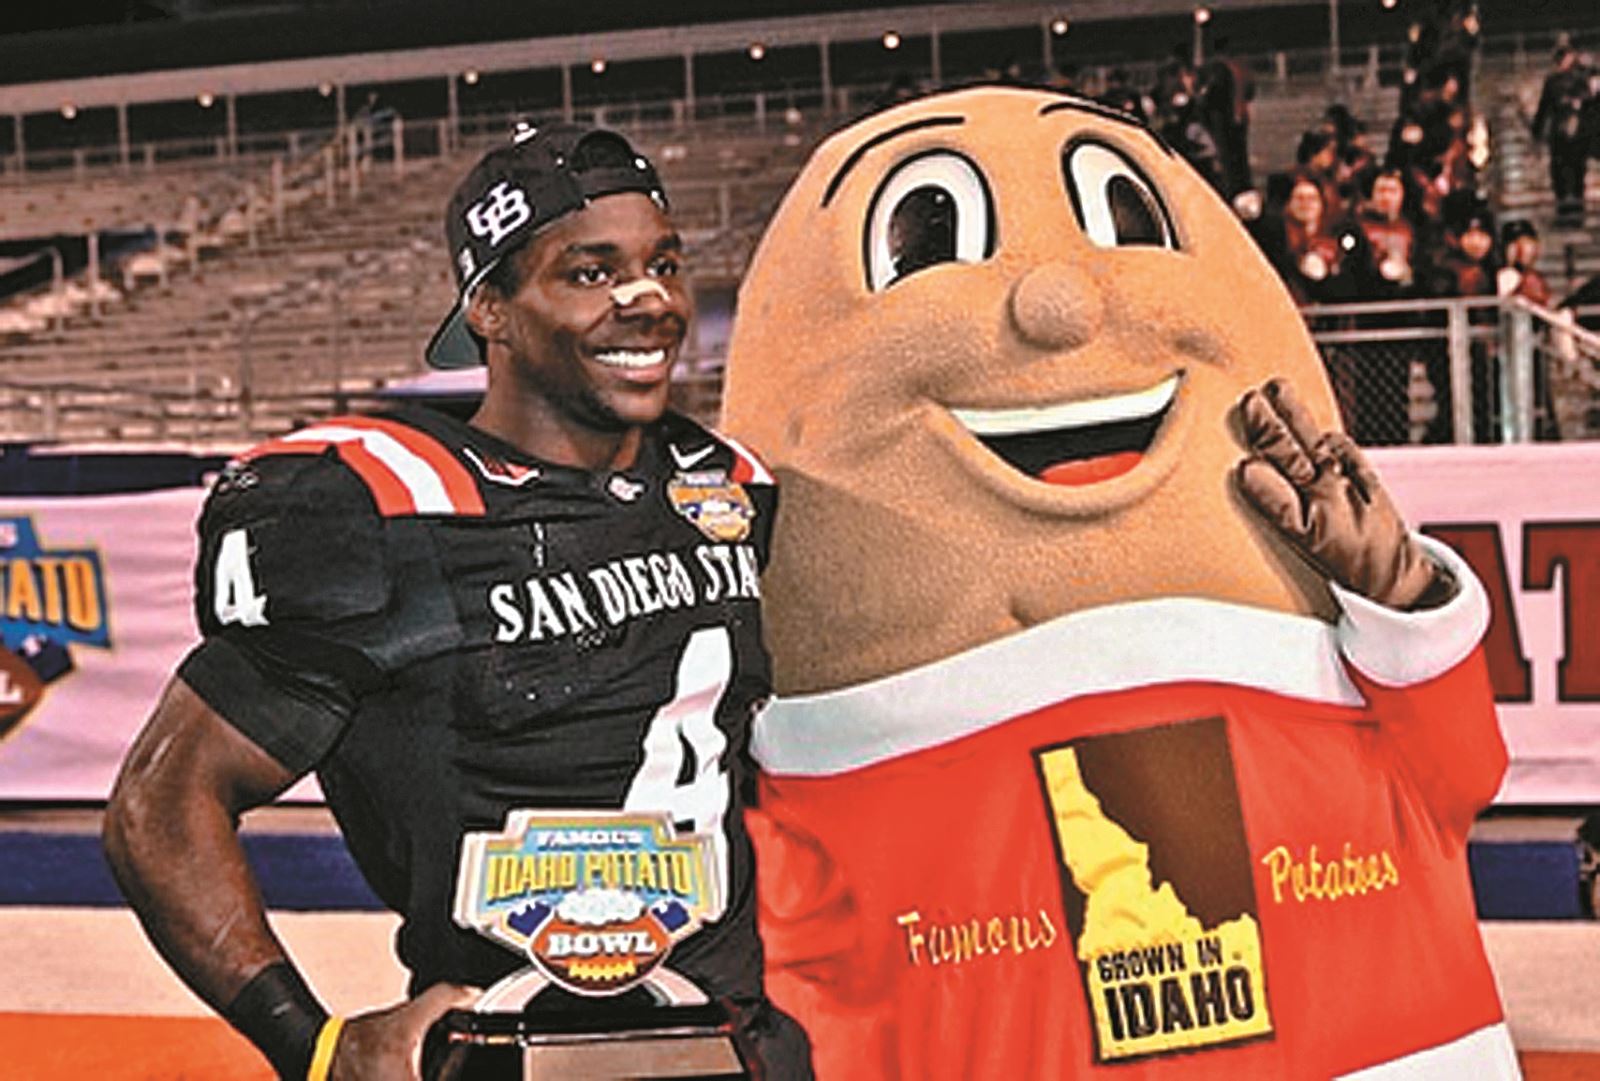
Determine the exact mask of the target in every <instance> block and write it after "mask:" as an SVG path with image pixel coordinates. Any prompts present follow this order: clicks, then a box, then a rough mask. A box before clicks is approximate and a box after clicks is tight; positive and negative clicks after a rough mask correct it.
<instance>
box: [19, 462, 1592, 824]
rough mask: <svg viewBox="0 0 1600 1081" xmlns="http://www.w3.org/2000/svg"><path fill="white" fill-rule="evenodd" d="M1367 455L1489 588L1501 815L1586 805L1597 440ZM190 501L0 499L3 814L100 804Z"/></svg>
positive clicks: (181, 630)
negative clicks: (14, 804) (32, 804)
mask: <svg viewBox="0 0 1600 1081" xmlns="http://www.w3.org/2000/svg"><path fill="white" fill-rule="evenodd" d="M1372 457H1373V459H1374V461H1375V462H1376V464H1377V465H1378V468H1379V469H1380V470H1381V471H1382V473H1383V476H1384V478H1385V480H1386V482H1387V483H1388V485H1389V487H1390V488H1391V489H1392V490H1393V492H1394V493H1395V497H1396V499H1397V500H1398V502H1399V503H1400V505H1401V507H1402V508H1403V510H1404V511H1405V513H1406V516H1407V518H1408V519H1409V520H1410V521H1411V522H1413V523H1414V524H1416V525H1418V526H1419V527H1421V528H1423V529H1425V530H1427V531H1428V532H1430V533H1433V534H1434V535H1436V536H1439V537H1440V538H1441V539H1443V540H1445V541H1447V542H1448V543H1450V544H1452V545H1453V546H1455V547H1456V548H1457V549H1458V550H1460V551H1461V552H1462V554H1463V555H1465V556H1466V557H1467V559H1468V560H1469V561H1471V562H1472V564H1473V566H1474V567H1475V568H1476V569H1477V571H1478V574H1479V576H1480V577H1481V578H1483V580H1484V583H1485V585H1486V586H1487V587H1488V589H1489V595H1490V599H1491V601H1492V602H1493V604H1494V607H1495V614H1494V620H1493V623H1492V625H1491V627H1490V631H1489V637H1488V642H1487V646H1488V651H1489V657H1490V668H1491V671H1492V674H1493V676H1494V679H1495V685H1496V696H1497V698H1498V699H1499V700H1500V717H1501V723H1502V727H1503V729H1504V731H1505V735H1506V742H1507V744H1508V746H1509V747H1510V749H1511V757H1512V761H1511V770H1510V772H1509V774H1508V776H1507V779H1506V784H1505V787H1504V788H1503V789H1502V791H1501V794H1500V801H1501V802H1503V803H1522V804H1533V803H1600V443H1590V444H1567V445H1541V446H1527V447H1423V448H1390V449H1383V450H1378V451H1374V452H1372ZM202 495H203V493H201V492H200V491H199V490H198V489H178V490H172V491H165V492H157V493H152V494H144V495H122V496H84V497H76V498H48V499H46V498H36V499H4V500H0V632H3V634H4V644H5V647H6V649H5V650H0V800H67V799H87V800H97V799H102V798H104V796H105V795H106V793H107V792H108V791H109V789H110V786H111V782H112V779H113V778H114V777H115V775H116V770H117V767H118V765H119V764H120V762H121V760H122V756H123V754H124V752H125V750H126V748H127V746H128V743H129V741H130V740H131V739H132V738H133V735H134V733H136V732H137V731H138V729H139V727H140V725H142V724H143V723H144V720H145V718H146V717H147V716H148V715H149V712H150V709H151V707H152V706H153V705H154V703H155V700H156V697H157V695H158V694H159V693H160V690H161V687H162V685H163V684H164V683H165V682H166V679H167V677H168V675H169V674H170V673H171V671H172V669H173V666H174V665H176V664H177V662H178V661H179V660H180V659H181V658H182V656H183V654H184V653H185V652H186V651H187V650H188V648H189V647H190V645H191V644H192V643H193V642H194V640H195V625H194V615H193V612H192V608H191V604H192V600H191V593H192V588H193V586H192V578H191V576H192V573H193V569H192V567H193V560H194V547H195V537H194V520H195V516H196V514H197V513H198V510H199V506H200V502H201V499H202ZM314 794H315V789H314V788H312V787H309V786H306V787H301V788H298V789H296V791H295V792H294V793H293V795H294V796H295V797H297V798H298V797H314Z"/></svg>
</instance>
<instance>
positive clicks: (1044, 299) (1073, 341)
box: [1011, 263, 1105, 349]
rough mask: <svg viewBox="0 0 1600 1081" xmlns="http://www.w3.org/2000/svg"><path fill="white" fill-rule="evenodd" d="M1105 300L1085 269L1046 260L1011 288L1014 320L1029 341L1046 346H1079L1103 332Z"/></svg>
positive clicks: (1061, 347)
mask: <svg viewBox="0 0 1600 1081" xmlns="http://www.w3.org/2000/svg"><path fill="white" fill-rule="evenodd" d="M1104 307H1105V301H1104V299H1103V298H1102V297H1101V296H1100V287H1099V286H1098V285H1096V284H1095V281H1094V279H1093V278H1091V277H1090V276H1089V275H1088V274H1086V273H1084V272H1083V271H1082V270H1078V269H1076V268H1074V267H1070V266H1067V265H1066V264H1064V263H1045V264H1044V265H1043V266H1036V267H1034V268H1033V269H1031V270H1029V271H1028V272H1027V273H1026V274H1024V275H1023V276H1022V278H1021V280H1019V281H1018V282H1017V283H1016V285H1014V286H1012V287H1011V321H1012V323H1014V324H1015V325H1016V328H1017V332H1018V333H1019V334H1021V335H1022V337H1023V338H1025V339H1026V340H1027V341H1029V342H1031V343H1032V344H1034V345H1037V346H1040V347H1042V348H1045V349H1076V348H1077V347H1079V346H1081V345H1085V344H1087V343H1088V342H1089V341H1091V340H1092V339H1093V338H1094V336H1095V335H1096V334H1097V333H1099V331H1100V319H1101V316H1102V314H1103V309H1104Z"/></svg>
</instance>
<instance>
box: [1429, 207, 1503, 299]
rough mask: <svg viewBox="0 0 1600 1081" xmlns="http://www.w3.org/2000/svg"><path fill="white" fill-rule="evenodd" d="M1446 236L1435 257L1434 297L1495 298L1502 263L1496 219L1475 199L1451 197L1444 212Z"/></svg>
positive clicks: (1444, 234) (1444, 235)
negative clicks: (1497, 245) (1496, 239)
mask: <svg viewBox="0 0 1600 1081" xmlns="http://www.w3.org/2000/svg"><path fill="white" fill-rule="evenodd" d="M1444 225H1445V227H1444V233H1443V236H1442V241H1441V243H1440V244H1439V246H1438V250H1437V251H1436V252H1435V254H1434V260H1433V264H1434V282H1433V290H1432V291H1433V294H1434V295H1435V296H1441V297H1474V296H1477V297H1492V296H1494V295H1495V290H1496V278H1497V275H1498V272H1499V269H1500V267H1499V260H1498V258H1497V257H1496V253H1495V244H1494V217H1493V215H1492V214H1490V212H1489V208H1488V206H1487V205H1486V204H1485V203H1484V202H1483V201H1482V200H1481V199H1478V198H1477V197H1476V196H1472V195H1470V194H1465V195H1462V196H1460V197H1452V198H1451V199H1450V200H1448V203H1447V206H1446V208H1445V220H1444Z"/></svg>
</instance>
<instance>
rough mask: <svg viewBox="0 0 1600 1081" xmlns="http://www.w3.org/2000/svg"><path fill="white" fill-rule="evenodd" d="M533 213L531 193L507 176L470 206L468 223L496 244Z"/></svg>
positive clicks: (479, 233)
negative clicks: (530, 199)
mask: <svg viewBox="0 0 1600 1081" xmlns="http://www.w3.org/2000/svg"><path fill="white" fill-rule="evenodd" d="M532 217H533V208H532V207H530V206H529V205H528V196H527V194H526V193H525V192H524V191H523V190H522V189H521V188H513V187H512V186H511V184H510V182H509V181H505V180H502V181H500V183H498V184H496V185H495V186H494V187H492V188H490V189H489V193H488V194H487V195H485V196H484V197H483V198H482V199H480V200H479V201H478V202H476V203H474V204H472V206H471V207H469V208H468V209H467V225H468V226H469V227H470V228H471V229H472V235H473V236H476V237H482V238H487V239H488V241H489V244H490V245H491V246H492V247H496V248H498V247H499V246H500V242H501V241H503V240H505V238H506V237H508V236H510V235H511V234H512V233H513V232H515V231H516V230H517V229H520V228H521V227H522V226H524V225H526V224H527V223H528V221H529V220H531V219H532Z"/></svg>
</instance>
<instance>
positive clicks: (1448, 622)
mask: <svg viewBox="0 0 1600 1081" xmlns="http://www.w3.org/2000/svg"><path fill="white" fill-rule="evenodd" d="M1415 539H1416V540H1417V542H1418V543H1419V544H1421V545H1422V547H1423V549H1424V550H1425V551H1426V552H1427V553H1428V558H1429V559H1431V560H1433V562H1434V563H1436V564H1438V565H1439V566H1441V567H1443V568H1445V569H1446V570H1447V571H1449V572H1450V573H1451V574H1452V575H1454V576H1455V580H1456V585H1457V589H1456V595H1455V596H1454V597H1452V598H1451V599H1450V600H1449V601H1448V602H1446V603H1445V604H1443V605H1440V606H1439V607H1438V608H1429V609H1427V610H1425V611H1420V612H1400V611H1396V610H1395V609H1393V608H1387V607H1385V606H1384V605H1381V604H1379V603H1378V602H1376V601H1373V600H1369V599H1368V598H1366V597H1363V596H1361V595H1360V594H1359V593H1352V592H1351V591H1350V590H1348V589H1345V588H1343V587H1342V586H1340V585H1338V584H1337V583H1330V586H1331V588H1332V589H1333V596H1334V600H1336V601H1338V602H1339V607H1340V608H1342V609H1344V614H1343V616H1341V617H1340V619H1339V628H1338V636H1339V650H1340V652H1342V653H1343V654H1344V656H1345V658H1346V659H1347V660H1349V662H1350V663H1351V664H1352V665H1354V666H1355V668H1356V670H1357V671H1359V672H1360V673H1361V674H1362V675H1364V676H1366V677H1367V678H1368V679H1370V680H1372V681H1373V682H1375V683H1379V684H1382V685H1384V686H1387V687H1404V686H1408V685H1410V684H1413V683H1422V682H1424V681H1426V680H1430V679H1433V678H1434V677H1436V676H1442V675H1444V674H1445V673H1446V672H1448V671H1450V669H1452V668H1454V667H1455V666H1456V665H1458V664H1460V663H1461V662H1462V661H1464V660H1466V659H1467V657H1468V656H1469V655H1470V654H1471V653H1472V651H1473V649H1475V648H1476V647H1477V645H1478V643H1479V642H1480V641H1481V640H1482V639H1483V634H1484V631H1486V630H1487V629H1488V627H1489V597H1488V594H1487V593H1485V592H1484V588H1483V583H1482V582H1479V581H1478V576H1477V575H1476V574H1474V573H1472V567H1471V566H1469V565H1468V563H1467V561H1466V560H1464V559H1462V558H1461V556H1459V555H1457V554H1456V552H1455V551H1454V550H1453V549H1452V548H1450V546H1449V545H1446V544H1443V543H1441V542H1440V541H1436V540H1434V539H1432V538H1431V537H1423V536H1416V537H1415Z"/></svg>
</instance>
